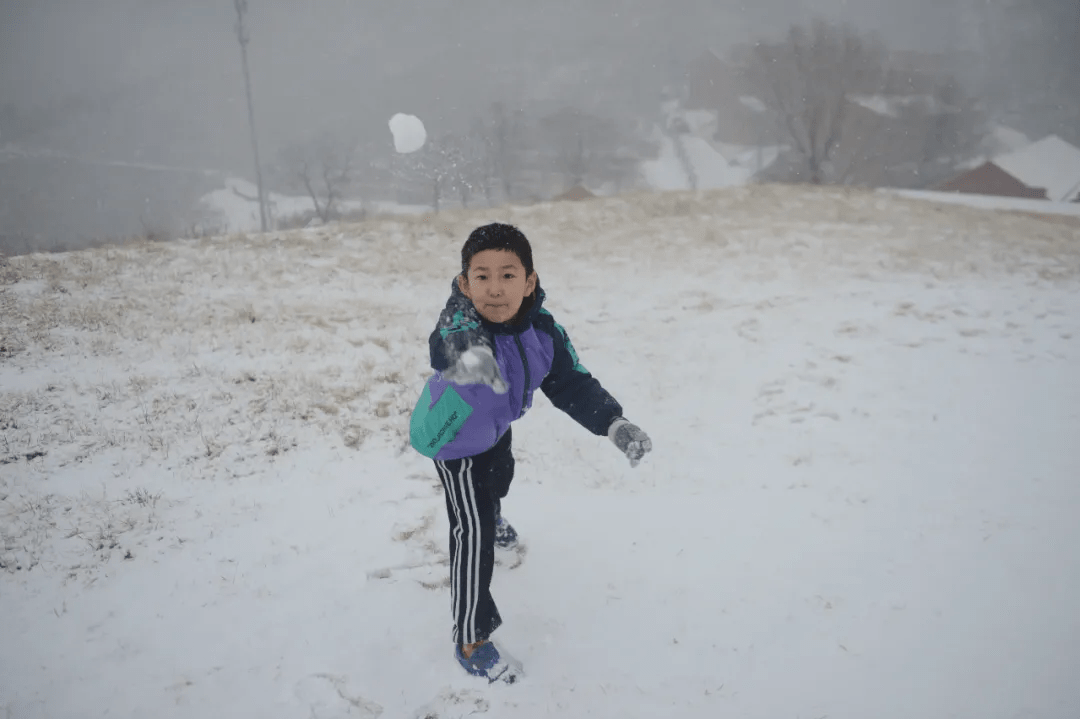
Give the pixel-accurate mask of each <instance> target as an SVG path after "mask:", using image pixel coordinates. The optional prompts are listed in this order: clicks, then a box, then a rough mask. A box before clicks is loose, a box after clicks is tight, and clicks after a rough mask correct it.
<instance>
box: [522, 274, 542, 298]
mask: <svg viewBox="0 0 1080 719" xmlns="http://www.w3.org/2000/svg"><path fill="white" fill-rule="evenodd" d="M539 280H540V277H539V276H538V275H537V274H536V273H535V272H533V273H532V274H531V275H529V279H527V280H525V296H526V297H528V296H529V295H531V294H532V293H533V292H536V283H537V282H538V281H539Z"/></svg>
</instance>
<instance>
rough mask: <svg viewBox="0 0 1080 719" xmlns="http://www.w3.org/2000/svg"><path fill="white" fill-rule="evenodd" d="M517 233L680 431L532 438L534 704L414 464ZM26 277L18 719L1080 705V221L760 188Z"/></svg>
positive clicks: (611, 382)
mask: <svg viewBox="0 0 1080 719" xmlns="http://www.w3.org/2000/svg"><path fill="white" fill-rule="evenodd" d="M493 219H498V220H504V221H511V222H514V223H516V224H518V225H519V226H520V227H522V228H523V229H524V231H525V232H526V233H527V234H528V235H529V236H530V237H531V238H532V240H533V242H534V247H535V255H536V262H537V267H538V269H539V272H540V275H541V280H542V282H543V284H544V286H545V288H546V289H547V291H548V293H549V298H550V301H549V306H550V307H551V309H552V311H553V312H554V313H555V315H556V317H557V318H558V319H559V320H560V322H561V323H562V324H564V325H565V326H566V327H567V329H568V331H569V332H570V335H571V337H572V338H573V340H574V342H575V345H576V347H577V349H578V351H579V353H580V355H581V359H582V362H583V364H584V365H585V366H586V367H588V368H589V369H590V370H591V371H592V372H593V373H594V374H595V375H596V376H598V377H599V378H600V379H601V381H602V382H603V383H604V384H605V386H606V387H608V388H609V389H610V390H611V391H612V392H613V393H614V394H615V396H616V397H618V398H619V399H620V400H621V401H622V403H623V404H624V406H625V410H626V415H627V416H628V417H629V418H630V419H631V420H632V421H634V422H637V423H639V424H640V425H641V426H642V427H643V428H644V429H646V430H647V431H648V432H649V433H650V435H651V436H652V438H653V442H654V447H655V449H654V452H653V453H652V454H651V455H649V456H648V457H647V459H646V461H645V462H644V463H643V464H642V465H641V466H639V467H638V468H636V469H631V468H630V467H629V466H628V464H627V462H626V460H625V458H623V457H622V456H621V455H620V454H619V453H618V452H617V450H616V449H615V448H614V447H613V446H612V445H611V444H610V443H609V442H608V441H607V439H605V438H600V437H595V436H593V435H590V434H588V433H586V432H585V431H584V430H582V429H581V428H580V427H578V426H577V425H575V424H574V423H573V422H572V421H571V420H570V419H569V418H567V417H566V416H564V415H562V414H561V413H559V412H558V411H557V410H555V409H553V408H552V407H551V406H550V404H548V403H547V402H546V400H544V399H542V398H538V402H537V406H536V407H535V408H534V410H533V411H532V412H531V413H530V414H529V416H528V417H526V418H525V419H523V420H522V421H521V422H520V423H519V426H518V427H517V428H516V429H515V449H516V456H517V459H518V464H517V468H518V476H517V478H516V479H515V481H514V486H513V487H512V489H511V493H510V496H509V497H508V498H507V500H506V502H505V503H504V509H505V512H506V515H507V517H508V518H509V519H510V520H511V521H512V522H513V523H514V524H515V526H516V527H517V529H518V530H519V532H520V533H521V534H522V536H523V538H524V539H525V541H526V542H527V543H528V555H527V557H526V559H525V561H524V563H523V564H522V565H521V566H519V567H517V568H514V569H508V568H502V569H499V570H498V571H497V574H496V577H495V580H494V592H495V596H496V599H497V601H498V602H499V604H500V609H501V611H502V614H503V617H504V619H505V621H506V623H505V625H504V626H503V628H501V629H500V630H499V632H498V634H497V637H498V638H499V639H500V640H501V641H502V642H503V643H504V645H505V646H506V647H507V648H509V649H510V651H511V652H512V653H514V654H515V655H516V656H518V657H519V658H520V659H521V660H522V661H523V662H524V663H525V668H526V671H527V672H528V676H527V677H526V679H525V680H524V681H523V682H522V683H520V684H517V685H514V686H509V687H507V686H493V687H488V686H486V685H484V684H482V683H478V682H477V681H476V680H473V679H472V678H470V677H468V676H466V675H465V674H464V672H462V670H461V669H460V668H459V667H458V666H457V664H456V663H455V661H454V660H453V657H452V653H451V652H452V648H451V643H450V613H449V598H448V590H447V589H446V587H445V584H444V581H445V575H446V570H445V567H444V566H443V564H442V563H443V562H445V556H446V554H445V553H446V518H445V516H444V511H445V510H444V504H443V499H442V496H441V491H440V489H439V487H438V484H437V481H436V476H435V474H434V472H433V471H432V466H431V465H430V463H429V462H428V460H426V459H424V458H422V457H420V456H419V455H418V454H416V453H415V452H413V451H412V450H410V449H408V447H407V440H406V436H407V431H406V430H407V426H408V414H409V412H410V410H411V409H412V406H413V403H414V402H415V400H416V397H417V396H418V395H419V392H420V389H421V386H422V383H423V380H424V378H425V376H426V374H427V369H426V359H427V349H426V337H427V334H428V332H429V331H430V330H431V327H432V324H433V322H434V320H435V317H436V315H437V313H438V311H439V309H440V308H441V307H442V305H443V302H444V300H445V294H446V292H447V290H448V287H449V283H450V280H451V277H452V276H453V274H454V273H455V271H456V267H457V262H458V251H459V248H460V245H461V243H462V241H463V240H464V238H465V236H466V234H467V233H468V231H469V230H470V229H472V227H474V226H475V225H477V224H480V223H482V222H487V221H490V220H493ZM7 262H8V263H7V264H6V265H3V266H0V278H2V280H0V534H2V540H3V544H2V545H0V562H2V564H3V569H2V570H0V611H2V617H0V716H2V717H4V718H5V719H8V718H10V719H24V718H33V719H36V718H38V717H52V718H57V717H65V718H66V717H71V718H76V717H78V718H82V717H90V716H110V717H140V718H142V717H159V718H165V717H200V718H201V717H259V718H260V719H263V718H265V717H297V718H301V717H368V718H370V717H386V718H390V717H418V716H427V717H440V718H443V719H445V718H449V717H460V716H466V715H476V714H481V715H487V716H491V717H547V716H566V717H583V716H599V717H668V716H670V717H679V718H683V717H710V718H711V717H718V716H730V717H753V718H758V717H760V718H762V719H765V718H769V719H776V718H779V717H789V718H791V719H795V718H796V717H799V718H807V717H811V718H813V717H824V716H828V717H829V718H830V719H849V718H850V719H866V718H867V717H874V718H875V719H893V718H895V719H910V718H913V717H917V718H918V719H938V718H941V719H944V718H945V717H972V718H978V719H985V718H986V717H1010V718H1014V717H1015V718H1019V717H1040V718H1045V717H1052V718H1060V719H1074V718H1075V717H1077V716H1080V691H1078V689H1077V685H1076V674H1077V668H1078V667H1080V612H1078V611H1077V606H1078V604H1077V596H1080V549H1078V548H1080V522H1078V521H1077V514H1078V511H1080V483H1078V482H1077V478H1078V477H1080V445H1078V443H1077V438H1078V437H1080V369H1078V368H1080V231H1078V229H1077V228H1076V227H1074V226H1072V225H1069V224H1061V223H1055V222H1047V221H1043V220H1040V219H1037V218H1033V217H1028V216H1022V215H1016V214H1011V213H997V212H992V211H986V210H978V209H972V208H966V207H955V206H948V205H934V204H930V203H926V202H922V201H914V200H908V199H904V198H898V197H895V196H889V195H885V194H882V193H874V192H860V191H841V190H830V189H799V188H785V187H770V186H751V187H743V188H736V189H732V190H726V191H718V192H709V193H702V194H689V193H675V194H658V195H642V196H637V197H626V198H612V199H598V200H595V201H592V202H589V203H558V204H554V205H537V206H533V207H525V208H500V209H494V210H489V211H483V212H472V213H445V214H442V215H439V216H437V217H402V218H398V219H394V220H377V221H371V222H369V223H365V224H362V225H355V226H341V227H336V226H332V227H325V228H318V229H312V230H305V231H296V232H289V233H281V234H274V235H269V236H253V235H248V236H241V237H232V238H220V239H206V240H198V241H183V242H176V243H172V244H142V245H130V246H124V247H118V248H104V249H97V250H91V251H86V252H79V253H71V254H66V255H29V256H24V257H18V258H13V259H10V260H8V261H7ZM406 565H419V566H415V567H414V568H412V569H406V568H400V567H404V566H406ZM385 568H394V569H392V570H391V571H390V572H388V573H389V575H390V576H389V577H383V578H380V577H379V576H378V575H379V574H386V573H387V572H381V573H380V572H378V570H381V569H385ZM372 572H375V574H374V575H369V573H372Z"/></svg>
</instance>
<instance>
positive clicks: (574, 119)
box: [540, 107, 630, 189]
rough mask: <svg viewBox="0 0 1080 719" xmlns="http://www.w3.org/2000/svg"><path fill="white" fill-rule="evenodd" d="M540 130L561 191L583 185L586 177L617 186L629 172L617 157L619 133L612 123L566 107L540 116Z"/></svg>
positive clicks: (620, 141)
mask: <svg viewBox="0 0 1080 719" xmlns="http://www.w3.org/2000/svg"><path fill="white" fill-rule="evenodd" d="M540 128H541V130H542V131H543V135H544V139H545V145H544V149H545V152H546V154H547V155H548V157H549V158H550V160H551V163H552V167H553V169H554V171H555V172H556V173H557V174H558V175H560V176H562V178H563V184H564V186H565V187H564V189H569V188H571V187H574V186H576V185H583V184H585V180H586V178H588V179H590V180H594V181H595V182H597V183H605V182H615V183H616V184H619V183H620V182H622V181H623V179H624V177H623V176H624V175H625V174H626V173H627V172H628V171H629V169H630V164H629V163H627V162H625V160H626V159H627V158H625V157H624V156H623V155H621V154H620V149H621V143H622V133H620V132H619V129H618V126H617V125H616V124H615V122H614V121H613V120H609V119H607V118H601V117H597V116H595V115H590V114H588V113H586V112H582V111H581V110H578V109H576V108H571V107H567V108H563V109H561V110H559V111H557V112H554V113H552V114H550V115H547V116H545V117H543V118H542V119H541V120H540Z"/></svg>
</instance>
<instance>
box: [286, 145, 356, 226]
mask: <svg viewBox="0 0 1080 719" xmlns="http://www.w3.org/2000/svg"><path fill="white" fill-rule="evenodd" d="M358 165H359V163H358V161H357V147H356V144H355V143H353V142H348V141H343V140H340V139H338V138H336V137H334V136H332V135H328V134H323V135H319V136H316V137H314V138H313V139H311V140H309V141H307V142H304V143H299V144H294V145H290V146H288V147H286V148H284V149H283V150H282V151H281V157H280V169H279V171H278V174H279V175H280V176H282V178H283V183H284V184H286V185H287V186H289V187H301V188H303V191H304V192H305V193H306V194H307V196H308V197H310V198H311V202H312V204H313V205H314V208H315V214H316V215H318V217H319V219H320V220H322V221H323V222H330V221H331V220H333V219H336V218H337V217H338V214H339V213H338V203H339V202H340V201H341V200H342V199H343V198H344V196H345V192H346V191H347V189H348V187H349V185H350V184H351V183H352V182H353V179H354V176H355V173H356V172H357V169H358Z"/></svg>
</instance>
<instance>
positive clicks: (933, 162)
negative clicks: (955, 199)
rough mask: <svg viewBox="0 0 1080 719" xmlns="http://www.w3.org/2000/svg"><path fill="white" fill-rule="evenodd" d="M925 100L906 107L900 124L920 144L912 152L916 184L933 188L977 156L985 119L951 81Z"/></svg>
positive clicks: (937, 86)
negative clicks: (965, 162) (959, 166)
mask: <svg viewBox="0 0 1080 719" xmlns="http://www.w3.org/2000/svg"><path fill="white" fill-rule="evenodd" d="M923 100H924V101H923V102H917V103H910V104H908V105H906V106H905V107H904V110H903V112H902V114H901V122H902V124H903V126H904V127H905V128H910V129H908V130H907V132H908V134H909V135H910V136H912V137H914V138H915V139H916V142H917V143H918V144H917V146H916V147H915V148H914V149H913V150H914V151H913V152H912V160H913V163H914V173H915V176H916V177H915V183H913V184H916V185H917V186H930V185H933V184H936V183H937V182H940V181H943V180H946V179H948V177H949V176H950V175H952V174H953V173H954V172H955V168H956V166H957V165H958V164H959V163H960V162H961V161H963V160H967V159H970V158H971V157H972V156H974V155H975V154H976V152H977V150H978V145H979V142H980V140H981V139H982V137H983V136H984V134H985V132H984V126H985V118H984V117H983V114H982V112H981V111H980V110H979V109H978V108H977V106H976V104H975V102H974V101H973V100H972V99H971V98H970V97H968V96H967V94H966V93H965V92H964V91H963V89H962V88H961V87H960V84H959V83H958V82H957V81H956V79H955V78H952V77H948V76H946V77H943V78H941V79H940V80H939V81H938V82H937V83H936V84H935V86H934V87H933V89H932V92H931V94H929V95H926V96H923Z"/></svg>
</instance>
